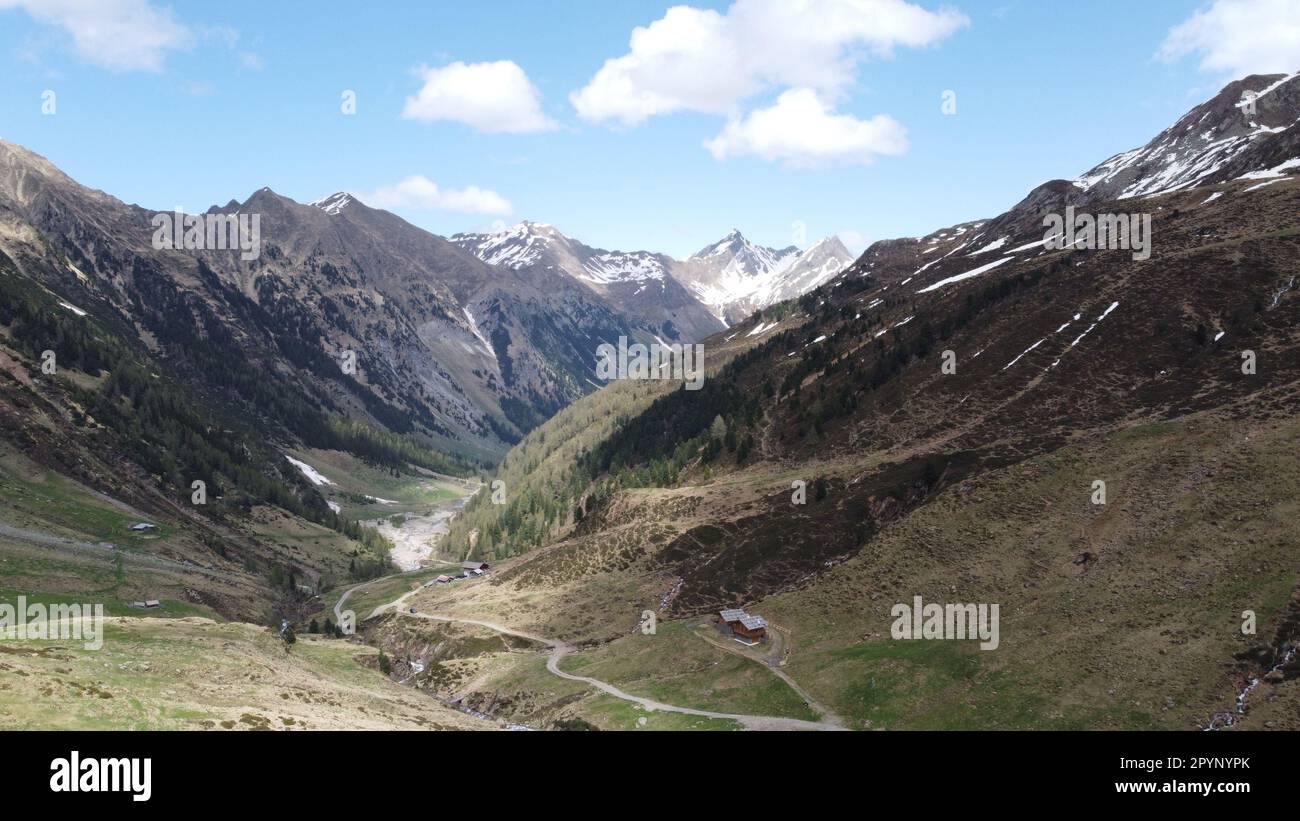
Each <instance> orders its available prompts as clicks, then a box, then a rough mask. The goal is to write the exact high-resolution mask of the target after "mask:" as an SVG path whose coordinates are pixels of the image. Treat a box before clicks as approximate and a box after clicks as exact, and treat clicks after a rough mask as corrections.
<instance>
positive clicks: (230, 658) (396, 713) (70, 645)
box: [0, 618, 494, 730]
mask: <svg viewBox="0 0 1300 821" xmlns="http://www.w3.org/2000/svg"><path fill="white" fill-rule="evenodd" d="M104 633H105V635H104V645H103V647H102V649H100V650H98V651H91V650H86V649H84V648H83V646H82V645H81V644H80V643H77V642H75V641H74V642H54V641H22V642H19V641H0V727H3V728H5V729H27V728H34V727H40V728H44V729H135V730H179V729H210V730H222V729H226V730H263V729H274V730H283V729H491V728H493V727H494V725H492V724H489V723H487V722H483V721H480V720H476V719H473V718H471V717H468V716H464V715H463V714H461V713H458V712H456V711H454V710H450V709H448V708H445V707H443V706H441V705H440V704H438V703H437V702H436V701H434V700H432V699H430V698H428V697H427V696H425V695H423V694H421V693H418V692H416V691H415V690H412V689H409V688H405V687H401V686H398V685H396V684H394V683H392V682H390V681H389V680H388V679H387V678H385V677H384V676H382V675H380V674H379V673H378V672H377V670H376V669H375V664H374V658H375V656H376V655H377V651H376V650H374V649H373V648H370V647H365V646H363V645H358V644H355V643H352V642H346V641H341V640H325V639H318V638H314V637H307V636H304V637H301V638H300V639H299V641H298V642H297V643H296V644H295V645H294V646H293V648H292V650H286V649H285V647H284V644H283V643H282V642H281V641H280V640H279V639H278V637H276V636H275V635H273V634H272V633H271V632H270V631H268V630H267V629H265V628H260V627H256V626H253V625H249V624H241V623H225V624H218V623H214V622H212V621H209V620H207V619H193V618H187V619H109V620H106V624H105V631H104Z"/></svg>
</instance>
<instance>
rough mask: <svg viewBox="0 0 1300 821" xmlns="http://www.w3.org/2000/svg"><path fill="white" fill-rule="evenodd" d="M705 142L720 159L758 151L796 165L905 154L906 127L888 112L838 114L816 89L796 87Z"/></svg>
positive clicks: (774, 159) (870, 159) (761, 155)
mask: <svg viewBox="0 0 1300 821" xmlns="http://www.w3.org/2000/svg"><path fill="white" fill-rule="evenodd" d="M704 147H705V148H707V149H709V152H710V153H712V154H713V156H714V158H715V159H718V160H725V159H726V158H728V157H731V156H737V155H742V154H754V155H757V156H759V157H762V158H763V159H765V160H768V161H776V160H780V161H782V162H785V163H787V164H789V165H795V166H812V165H829V164H834V163H869V162H871V161H872V160H874V159H875V158H876V157H878V156H880V155H884V154H888V155H893V156H896V155H899V154H903V153H905V152H906V151H907V132H906V130H905V129H904V128H903V126H902V125H900V124H899V123H898V121H897V120H895V119H894V118H892V117H890V116H888V115H885V114H878V115H876V116H875V117H872V118H871V119H869V120H859V119H858V118H857V117H853V116H851V115H849V114H836V113H835V112H834V110H833V109H832V108H831V107H830V106H828V105H826V104H825V103H824V102H822V100H821V99H819V98H818V96H817V92H815V91H813V90H812V89H810V88H796V89H791V90H789V91H786V92H784V93H782V94H781V96H780V97H778V98H777V100H776V104H775V105H772V106H770V107H769V108H760V109H756V110H755V111H751V112H750V113H749V114H748V115H747V116H746V117H745V118H744V119H733V120H732V121H731V122H729V123H727V127H726V128H725V129H723V131H722V133H721V134H719V135H718V136H717V137H714V138H713V139H712V140H707V141H706V142H705V143H704Z"/></svg>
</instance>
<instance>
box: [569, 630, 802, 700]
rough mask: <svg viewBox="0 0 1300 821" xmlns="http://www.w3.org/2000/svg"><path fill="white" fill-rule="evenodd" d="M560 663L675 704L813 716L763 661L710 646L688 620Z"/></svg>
mask: <svg viewBox="0 0 1300 821" xmlns="http://www.w3.org/2000/svg"><path fill="white" fill-rule="evenodd" d="M561 667H562V669H564V671H565V672H569V673H575V674H578V675H584V676H589V677H591V678H597V679H600V680H602V681H608V682H609V683H611V684H614V685H615V686H617V687H618V688H619V689H621V690H623V691H625V692H627V693H629V694H631V695H635V696H641V697H643V698H649V699H653V700H655V701H661V702H663V703H665V704H672V705H674V706H677V707H693V708H695V709H700V710H712V711H714V712H720V713H737V714H743V715H764V716H781V717H787V718H797V719H803V720H805V721H817V720H818V716H817V714H816V713H814V712H813V711H812V709H811V708H809V707H808V705H807V704H805V703H804V701H803V699H801V698H800V697H799V695H798V694H797V693H795V692H794V691H793V690H791V689H790V688H789V686H787V685H786V683H785V682H784V681H782V680H781V679H779V678H777V677H776V676H775V675H773V674H772V673H771V671H769V670H766V669H764V667H763V665H762V664H760V663H759V662H756V661H752V660H750V659H747V658H741V657H740V656H737V655H734V654H732V653H727V652H725V651H723V650H720V649H718V648H717V647H714V646H713V645H712V644H709V643H708V642H706V641H704V640H703V639H701V638H699V637H698V636H695V635H693V634H692V632H691V627H690V624H689V623H687V622H667V623H663V622H661V623H660V624H659V629H658V632H657V634H656V635H653V636H644V635H641V634H636V635H633V636H628V637H626V638H622V639H619V640H617V641H614V642H610V643H609V644H607V645H603V646H601V647H598V648H595V649H592V650H587V651H583V652H581V653H576V654H573V655H571V656H569V657H567V658H565V660H564V662H563V663H562V665H561Z"/></svg>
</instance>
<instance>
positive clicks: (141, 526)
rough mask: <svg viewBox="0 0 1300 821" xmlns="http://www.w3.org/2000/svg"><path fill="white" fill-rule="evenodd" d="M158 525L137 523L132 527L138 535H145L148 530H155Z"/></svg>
mask: <svg viewBox="0 0 1300 821" xmlns="http://www.w3.org/2000/svg"><path fill="white" fill-rule="evenodd" d="M156 527H157V525H151V524H149V523H148V522H136V523H135V524H133V525H131V529H132V530H134V531H135V532H137V533H144V532H145V531H147V530H153V529H154V528H156Z"/></svg>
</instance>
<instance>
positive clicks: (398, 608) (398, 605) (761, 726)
mask: <svg viewBox="0 0 1300 821" xmlns="http://www.w3.org/2000/svg"><path fill="white" fill-rule="evenodd" d="M348 592H351V591H350V590H349V591H348ZM415 592H417V591H411V592H410V593H406V594H405V595H403V596H401V597H399V598H397V599H396V600H394V601H392V602H390V603H389V604H386V605H383V606H381V607H377V608H375V610H374V612H373V613H372V614H371V615H372V616H377V615H380V614H381V613H384V612H387V611H389V610H393V611H394V612H396V613H398V614H400V615H402V616H405V617H407V618H418V619H428V620H430V621H441V622H450V623H459V624H472V625H476V626H478V627H485V628H487V629H488V630H492V631H495V632H497V633H503V634H505V635H507V636H517V637H519V638H523V639H528V640H529V641H535V642H538V643H540V644H544V645H546V646H547V647H549V648H551V652H550V655H549V657H548V658H547V659H546V669H547V670H549V671H550V672H551V673H552V674H554V675H557V676H559V677H560V678H563V679H568V680H569V681H580V682H582V683H584V684H588V685H590V686H592V687H595V688H596V689H597V690H600V691H601V692H602V693H605V694H607V695H611V696H613V697H614V698H617V699H621V700H623V701H629V702H632V703H633V704H639V705H641V707H642V708H644V709H646V710H663V711H664V712H668V713H682V714H684V715H691V716H700V717H702V718H716V719H725V720H730V721H734V722H736V723H737V724H740V725H741V726H742V727H744V728H745V729H747V730H843V729H844V727H842V726H840V725H839V724H838V723H832V722H831V721H803V720H800V719H797V718H784V717H781V716H753V715H743V714H739V713H719V712H714V711H712V710H697V709H695V708H693V707H678V706H676V705H673V704H665V703H663V702H661V701H654V700H652V699H648V698H642V697H641V696H634V695H632V694H630V693H625V692H623V691H622V690H620V689H618V688H617V687H615V686H614V685H612V684H610V683H609V682H605V681H601V680H600V679H595V678H590V677H588V676H578V675H574V674H572V673H566V672H564V671H563V670H561V669H560V660H561V659H563V658H564V657H565V656H566V655H568V654H569V653H571V652H572V651H573V647H572V646H571V645H569V644H566V643H565V642H562V641H560V640H558V639H550V638H546V637H545V636H537V635H533V634H532V633H525V632H523V631H521V630H513V629H511V628H509V627H503V626H501V625H499V624H493V623H492V622H489V621H478V620H475V619H458V618H452V617H450V616H436V615H433V614H432V613H419V612H417V613H411V612H410V608H409V607H406V599H407V598H408V597H410V596H411V595H413V594H414V593H415ZM346 595H347V594H344V597H345V598H346ZM340 601H341V600H340ZM796 692H799V693H801V694H802V691H800V690H798V689H797V688H796ZM814 703H815V702H814ZM814 709H816V708H814Z"/></svg>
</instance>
